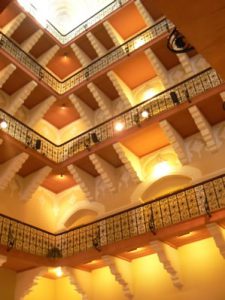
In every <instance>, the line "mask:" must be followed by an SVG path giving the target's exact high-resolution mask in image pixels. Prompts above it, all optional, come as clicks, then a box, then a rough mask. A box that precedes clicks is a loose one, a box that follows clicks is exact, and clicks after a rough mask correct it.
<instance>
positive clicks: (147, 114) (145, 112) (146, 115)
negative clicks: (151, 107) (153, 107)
mask: <svg viewBox="0 0 225 300" xmlns="http://www.w3.org/2000/svg"><path fill="white" fill-rule="evenodd" d="M141 116H142V118H143V119H147V118H148V117H149V111H148V110H147V109H145V110H143V111H142V112H141Z"/></svg>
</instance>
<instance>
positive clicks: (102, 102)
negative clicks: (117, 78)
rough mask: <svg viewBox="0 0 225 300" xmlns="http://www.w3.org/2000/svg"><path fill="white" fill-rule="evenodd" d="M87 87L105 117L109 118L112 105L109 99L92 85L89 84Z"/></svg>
mask: <svg viewBox="0 0 225 300" xmlns="http://www.w3.org/2000/svg"><path fill="white" fill-rule="evenodd" d="M87 87H88V89H89V90H90V92H91V93H92V95H93V97H94V98H95V100H96V102H97V103H98V105H99V107H100V109H101V110H102V112H103V114H104V115H105V117H106V118H111V117H112V115H113V113H112V110H113V105H112V101H111V99H110V98H109V97H108V96H107V95H105V94H104V93H103V91H102V90H100V89H99V88H98V87H97V86H96V85H95V84H94V83H92V82H90V83H89V84H88V85H87Z"/></svg>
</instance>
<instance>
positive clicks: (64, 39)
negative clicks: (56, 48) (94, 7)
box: [29, 0, 130, 45]
mask: <svg viewBox="0 0 225 300" xmlns="http://www.w3.org/2000/svg"><path fill="white" fill-rule="evenodd" d="M129 1H130V0H115V1H112V2H111V3H109V4H108V5H107V6H105V7H104V8H103V9H101V10H100V11H99V12H97V13H96V14H94V15H93V16H91V17H90V18H89V19H87V20H86V21H84V22H82V23H81V24H80V25H78V26H76V27H75V28H74V29H72V30H71V31H69V32H68V33H67V34H63V33H61V32H60V31H59V30H58V29H57V28H56V27H55V26H54V25H53V24H52V23H51V22H50V21H48V20H47V22H46V26H44V27H45V29H46V30H47V31H48V32H49V33H50V34H51V35H53V36H54V37H55V38H56V39H57V40H58V41H59V42H60V43H61V44H62V45H65V44H67V43H69V42H70V41H72V40H73V39H74V38H76V37H77V36H78V35H80V34H81V33H83V32H85V31H86V30H88V29H89V28H90V27H91V26H93V25H95V24H96V23H98V22H99V21H101V20H103V19H104V18H105V17H107V16H108V15H109V14H111V13H112V12H114V11H115V10H117V9H118V8H120V7H122V6H123V5H124V4H126V3H127V2H129ZM29 14H30V15H31V16H33V17H34V18H35V17H36V15H37V9H36V8H35V7H34V6H33V5H30V10H29Z"/></svg>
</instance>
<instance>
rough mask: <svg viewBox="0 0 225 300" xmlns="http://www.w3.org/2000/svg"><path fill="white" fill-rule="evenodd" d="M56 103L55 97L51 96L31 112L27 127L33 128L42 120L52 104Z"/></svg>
mask: <svg viewBox="0 0 225 300" xmlns="http://www.w3.org/2000/svg"><path fill="white" fill-rule="evenodd" d="M55 101H56V97H55V96H50V97H48V98H47V99H45V100H44V101H42V102H41V103H39V104H38V105H36V106H35V107H33V108H32V109H31V110H29V114H28V120H27V125H28V126H30V127H33V126H35V125H36V123H37V122H38V121H39V120H41V119H42V117H43V116H44V115H45V114H46V112H47V111H48V110H49V108H50V107H51V106H52V104H53V103H54V102H55Z"/></svg>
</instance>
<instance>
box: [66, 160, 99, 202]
mask: <svg viewBox="0 0 225 300" xmlns="http://www.w3.org/2000/svg"><path fill="white" fill-rule="evenodd" d="M67 168H68V170H69V171H70V173H71V174H72V175H73V178H74V179H75V181H76V182H77V183H78V184H79V186H80V188H81V190H82V191H83V193H84V194H85V196H86V198H87V199H88V200H89V201H93V200H94V199H95V178H94V177H93V176H91V175H90V174H88V173H87V172H85V171H83V170H81V169H80V168H78V167H76V166H74V165H69V166H68V167H67Z"/></svg>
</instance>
